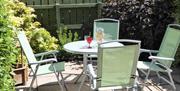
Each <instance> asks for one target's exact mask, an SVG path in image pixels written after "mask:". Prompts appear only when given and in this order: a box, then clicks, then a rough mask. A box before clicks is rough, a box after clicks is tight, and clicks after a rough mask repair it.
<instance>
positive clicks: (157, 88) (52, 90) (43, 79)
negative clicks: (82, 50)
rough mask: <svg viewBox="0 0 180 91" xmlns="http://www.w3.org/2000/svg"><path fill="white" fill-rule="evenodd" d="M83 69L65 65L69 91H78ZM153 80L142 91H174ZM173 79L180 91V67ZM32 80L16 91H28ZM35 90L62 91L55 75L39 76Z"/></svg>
mask: <svg viewBox="0 0 180 91" xmlns="http://www.w3.org/2000/svg"><path fill="white" fill-rule="evenodd" d="M82 68H83V65H82V64H77V63H76V62H66V63H65V71H64V72H63V77H64V78H65V83H66V85H67V88H68V91H77V90H78V87H79V85H80V84H79V83H80V82H78V83H77V84H75V83H74V82H75V81H76V79H77V78H78V76H79V75H80V73H81V72H82ZM151 78H152V80H151V79H150V80H149V82H150V83H151V84H149V85H147V86H144V88H143V90H142V91H172V88H171V86H169V85H168V84H160V85H158V84H156V82H157V81H156V80H155V81H153V79H157V76H154V75H152V77H151ZM173 78H174V80H175V83H176V87H177V91H180V85H179V83H178V82H180V67H179V68H174V72H173ZM31 80H32V77H29V79H28V82H27V83H26V85H22V86H16V91H28V88H29V86H30V82H31ZM79 81H80V80H79ZM33 88H34V90H33V91H61V89H60V87H59V85H58V83H57V79H56V76H55V75H54V74H47V75H41V76H37V80H36V81H35V82H34V85H33ZM82 91H91V89H90V86H89V84H88V82H86V83H85V84H84V85H83V88H82ZM115 91H120V90H115Z"/></svg>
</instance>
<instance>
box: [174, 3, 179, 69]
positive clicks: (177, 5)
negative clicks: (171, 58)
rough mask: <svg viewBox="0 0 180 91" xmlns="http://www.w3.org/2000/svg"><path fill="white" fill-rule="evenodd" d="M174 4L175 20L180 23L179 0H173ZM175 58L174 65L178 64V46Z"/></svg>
mask: <svg viewBox="0 0 180 91" xmlns="http://www.w3.org/2000/svg"><path fill="white" fill-rule="evenodd" d="M175 5H176V12H175V17H176V22H177V23H178V24H180V0H175ZM175 59H176V61H175V62H174V65H175V66H178V65H180V46H179V48H178V51H177V53H176V57H175Z"/></svg>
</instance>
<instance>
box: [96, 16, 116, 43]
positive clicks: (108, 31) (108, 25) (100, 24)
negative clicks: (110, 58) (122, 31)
mask: <svg viewBox="0 0 180 91" xmlns="http://www.w3.org/2000/svg"><path fill="white" fill-rule="evenodd" d="M93 27H94V29H93V39H94V40H96V33H97V31H98V29H103V32H104V40H107V41H109V40H117V39H118V38H119V20H116V19H110V18H102V19H96V20H94V26H93Z"/></svg>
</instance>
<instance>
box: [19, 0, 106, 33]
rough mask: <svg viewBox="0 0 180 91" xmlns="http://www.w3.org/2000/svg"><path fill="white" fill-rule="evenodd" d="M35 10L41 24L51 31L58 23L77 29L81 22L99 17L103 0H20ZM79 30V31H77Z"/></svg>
mask: <svg viewBox="0 0 180 91" xmlns="http://www.w3.org/2000/svg"><path fill="white" fill-rule="evenodd" d="M21 1H22V2H24V3H26V5H28V6H30V7H33V8H34V9H35V10H36V12H35V13H36V15H37V19H38V21H39V22H41V24H42V26H43V27H45V28H46V29H48V30H49V31H51V32H53V31H56V29H57V28H58V27H60V24H64V25H66V26H67V27H68V29H75V30H79V29H80V28H81V26H82V24H83V23H92V22H93V20H94V19H97V18H98V17H100V14H101V10H100V8H101V5H102V4H101V2H103V0H21ZM79 32H80V31H79Z"/></svg>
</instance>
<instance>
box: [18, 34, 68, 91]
mask: <svg viewBox="0 0 180 91" xmlns="http://www.w3.org/2000/svg"><path fill="white" fill-rule="evenodd" d="M17 35H18V40H19V42H20V44H21V47H22V49H23V51H24V53H25V55H26V58H27V60H28V65H29V66H30V69H31V72H32V73H33V78H32V81H31V84H30V88H29V91H31V90H32V86H33V83H34V81H35V79H36V76H37V75H44V74H48V73H54V74H55V75H56V78H57V80H58V84H59V86H60V88H61V91H64V86H65V84H64V79H63V76H62V73H61V72H62V71H64V62H57V59H56V53H57V52H58V51H50V52H44V53H39V54H34V53H33V51H32V49H31V47H30V44H29V42H28V39H27V37H26V35H25V32H24V31H18V33H17ZM47 55H50V56H53V57H52V58H48V59H45V58H44V57H45V56H47ZM36 57H40V60H39V61H37V59H36ZM59 74H60V75H61V78H62V80H61V81H62V82H61V81H60V79H59ZM65 88H66V86H65ZM66 90H67V88H66Z"/></svg>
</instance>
